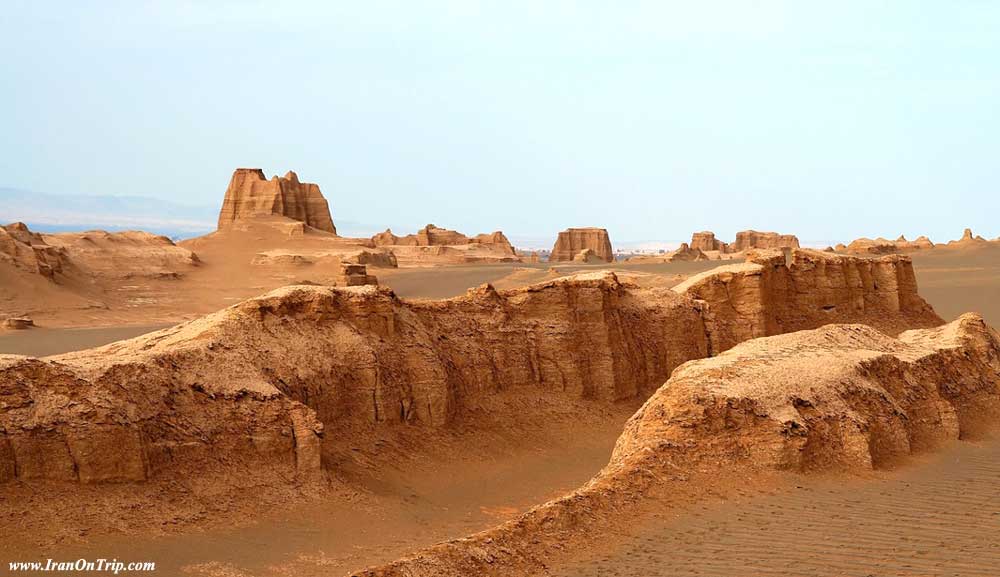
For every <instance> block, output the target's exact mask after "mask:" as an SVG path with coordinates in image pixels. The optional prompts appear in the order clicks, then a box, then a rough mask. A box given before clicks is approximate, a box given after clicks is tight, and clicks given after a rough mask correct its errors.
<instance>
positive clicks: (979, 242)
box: [947, 228, 989, 248]
mask: <svg viewBox="0 0 1000 577" xmlns="http://www.w3.org/2000/svg"><path fill="white" fill-rule="evenodd" d="M988 242H989V241H988V240H986V239H985V238H983V237H981V236H979V235H973V234H972V229H971V228H967V229H965V230H964V231H963V232H962V238H960V239H958V240H951V241H948V244H947V246H949V247H952V248H964V247H975V246H983V245H985V244H986V243H988Z"/></svg>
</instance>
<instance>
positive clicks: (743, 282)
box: [673, 249, 943, 353]
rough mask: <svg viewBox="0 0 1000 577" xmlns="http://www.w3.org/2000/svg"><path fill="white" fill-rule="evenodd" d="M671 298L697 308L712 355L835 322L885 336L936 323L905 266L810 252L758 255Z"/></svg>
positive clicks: (697, 279) (690, 282) (905, 261)
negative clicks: (700, 305) (696, 303)
mask: <svg viewBox="0 0 1000 577" xmlns="http://www.w3.org/2000/svg"><path fill="white" fill-rule="evenodd" d="M673 290H674V291H676V292H678V293H682V294H686V295H689V296H691V297H693V298H696V299H698V300H701V301H704V302H705V304H706V305H707V306H706V308H705V310H704V316H705V324H706V328H707V330H708V333H709V335H710V339H709V340H710V345H711V351H712V352H713V353H718V352H720V351H724V350H726V349H728V348H730V347H732V346H733V345H735V344H737V343H739V342H742V341H745V340H747V339H752V338H756V337H761V336H767V335H775V334H780V333H785V332H791V331H797V330H803V329H809V328H814V327H818V326H822V325H824V324H827V323H836V322H841V323H843V322H864V323H866V324H870V325H872V326H874V327H876V328H879V329H881V330H883V331H886V332H888V333H891V334H895V333H898V332H899V331H901V330H903V329H907V328H914V327H929V326H936V325H938V324H940V323H942V322H943V321H942V320H941V318H940V317H938V316H937V315H936V314H935V313H934V311H933V310H932V309H931V307H930V305H928V304H927V303H926V302H925V301H924V300H923V299H922V298H920V295H918V294H917V280H916V276H915V275H914V272H913V264H912V262H911V261H910V259H909V258H907V257H903V256H898V255H892V256H885V257H881V258H878V259H869V258H860V257H850V256H842V255H836V254H831V253H827V252H822V251H814V250H803V249H798V250H793V251H792V253H791V255H788V256H786V255H784V254H783V253H781V252H778V251H764V252H762V253H760V254H756V255H751V256H750V257H749V259H748V261H747V262H745V263H740V264H735V265H726V266H722V267H718V268H715V269H712V270H710V271H706V272H704V273H701V274H698V275H695V276H693V277H691V278H689V279H687V280H686V281H684V282H683V283H681V284H679V285H677V286H675V287H674V288H673Z"/></svg>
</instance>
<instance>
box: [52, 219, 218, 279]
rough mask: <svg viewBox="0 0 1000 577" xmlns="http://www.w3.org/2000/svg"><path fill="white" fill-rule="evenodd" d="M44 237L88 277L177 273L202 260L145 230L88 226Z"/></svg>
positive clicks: (135, 276) (195, 265)
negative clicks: (113, 229)
mask: <svg viewBox="0 0 1000 577" xmlns="http://www.w3.org/2000/svg"><path fill="white" fill-rule="evenodd" d="M44 239H45V242H47V243H48V244H49V245H51V246H54V247H58V248H59V249H60V250H61V251H62V252H63V253H64V254H65V255H66V256H67V258H68V259H69V260H70V261H71V262H72V263H73V265H74V266H75V267H76V268H78V269H79V270H80V271H81V272H83V273H84V274H85V275H86V276H87V277H88V278H94V277H103V278H119V279H130V278H166V277H178V276H181V275H183V274H184V273H186V272H188V271H190V270H191V269H192V268H193V267H197V266H199V265H200V263H201V260H200V259H199V258H198V255H197V254H195V253H194V252H192V251H190V250H188V249H186V248H183V247H179V246H177V245H176V244H174V242H173V241H172V240H170V239H169V238H167V237H165V236H161V235H156V234H150V233H148V232H141V231H134V230H129V231H124V232H105V231H103V230H91V231H87V232H67V233H59V234H47V235H44Z"/></svg>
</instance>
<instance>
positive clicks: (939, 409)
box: [358, 314, 1000, 577]
mask: <svg viewBox="0 0 1000 577" xmlns="http://www.w3.org/2000/svg"><path fill="white" fill-rule="evenodd" d="M998 419H1000V335H997V333H996V332H995V331H993V330H992V329H990V328H989V327H987V326H986V325H985V323H984V322H983V320H982V318H980V317H979V316H977V315H973V314H966V315H963V316H962V317H960V318H959V319H958V320H956V321H954V322H953V323H951V324H948V325H946V326H943V327H939V328H934V329H926V330H914V331H907V332H904V333H903V334H901V335H900V336H899V338H898V339H894V338H891V337H888V336H886V335H884V334H882V333H879V332H878V331H876V330H874V329H872V328H870V327H867V326H863V325H827V326H824V327H822V328H819V329H815V330H811V331H803V332H797V333H791V334H787V335H780V336H774V337H768V338H761V339H756V340H753V341H749V342H746V343H743V344H741V345H739V346H737V347H735V348H733V349H731V350H729V351H727V352H726V353H723V354H722V355H720V356H718V357H714V358H709V359H703V360H699V361H693V362H690V363H687V364H685V365H683V366H681V367H679V368H678V369H677V370H676V371H674V373H673V375H672V376H671V378H670V380H668V381H667V382H666V383H665V384H664V385H663V386H662V387H660V388H659V389H658V390H657V391H656V393H655V394H654V395H653V396H652V397H651V398H650V399H649V400H648V401H646V403H645V404H644V405H643V406H642V408H641V409H639V411H638V412H637V413H636V414H635V415H634V416H633V417H632V418H631V419H630V420H629V422H628V423H627V424H626V426H625V430H624V432H623V433H622V435H621V437H619V439H618V442H617V444H616V446H615V449H614V452H613V454H612V457H611V461H610V463H609V464H608V465H607V466H606V467H605V468H604V469H603V470H602V471H601V472H600V473H598V474H597V475H596V476H595V477H594V478H593V479H591V480H590V481H589V482H588V483H586V484H585V485H583V486H582V487H581V488H579V489H577V490H576V491H573V492H570V493H568V494H566V495H564V496H562V497H560V498H557V499H554V500H552V501H549V502H548V503H545V504H543V505H541V506H538V507H534V508H532V509H531V510H529V511H528V512H526V513H524V514H523V515H520V516H519V517H517V518H515V519H512V520H510V521H509V522H507V523H504V524H502V525H498V526H497V527H494V528H492V529H489V530H487V531H482V532H480V533H476V534H474V535H470V536H468V537H464V538H461V539H455V540H452V541H448V542H446V543H442V544H439V545H435V546H433V547H429V548H427V549H425V550H423V551H419V552H417V553H415V554H411V555H409V556H408V557H406V558H404V559H401V560H399V561H396V562H393V563H390V564H387V565H384V566H381V567H375V568H371V569H368V570H365V571H362V572H360V573H358V575H363V576H365V577H403V576H406V577H430V576H432V575H433V576H435V577H440V576H444V577H458V576H461V575H478V574H489V575H504V576H505V575H528V574H536V573H540V572H544V569H545V567H546V566H547V565H549V564H550V563H551V561H552V558H553V556H554V555H557V554H558V552H559V551H561V550H564V549H567V548H575V547H580V546H586V544H587V543H588V542H592V540H593V539H594V537H593V536H594V535H603V534H604V532H605V531H606V530H607V529H608V528H609V527H615V526H618V525H620V524H621V523H623V522H624V523H627V522H628V521H629V520H634V519H635V518H636V516H637V514H638V513H640V512H641V511H642V506H643V504H646V503H647V502H648V501H649V500H650V499H653V498H656V496H664V495H666V496H669V495H671V494H674V493H676V492H684V491H689V490H690V488H691V487H692V486H697V485H700V484H702V483H704V484H710V483H711V482H712V481H713V480H718V479H723V480H727V481H728V482H730V483H739V484H743V483H747V482H748V480H749V479H753V478H754V475H755V474H758V473H765V474H772V475H773V474H775V473H776V472H778V473H780V472H781V471H789V470H791V471H796V472H800V473H811V472H825V473H826V474H830V473H844V472H854V471H865V470H871V469H879V468H885V467H889V466H892V465H893V464H894V463H896V462H898V461H899V459H900V458H903V457H906V456H909V455H911V454H919V453H925V452H928V451H931V450H934V449H936V448H938V447H940V446H941V445H943V444H945V443H948V442H952V441H954V440H957V439H959V438H962V439H970V438H971V439H975V438H978V437H980V436H982V435H983V434H984V433H986V432H987V431H989V430H990V429H991V428H992V429H995V428H996V422H997V421H998ZM724 482H725V481H724ZM668 498H669V497H668ZM588 539H590V541H588Z"/></svg>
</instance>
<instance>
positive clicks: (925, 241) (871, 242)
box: [843, 235, 934, 255]
mask: <svg viewBox="0 0 1000 577" xmlns="http://www.w3.org/2000/svg"><path fill="white" fill-rule="evenodd" d="M931 248H934V243H933V242H931V240H930V239H929V238H927V237H926V236H920V237H917V239H916V240H912V241H911V240H907V239H906V237H905V236H902V235H900V237H899V238H897V239H896V240H888V239H885V238H881V237H880V238H875V239H871V238H859V239H855V240H853V241H851V244H849V245H847V246H846V247H844V249H843V250H846V251H847V252H849V253H851V254H865V255H881V254H894V253H898V252H912V251H917V250H927V249H931Z"/></svg>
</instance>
